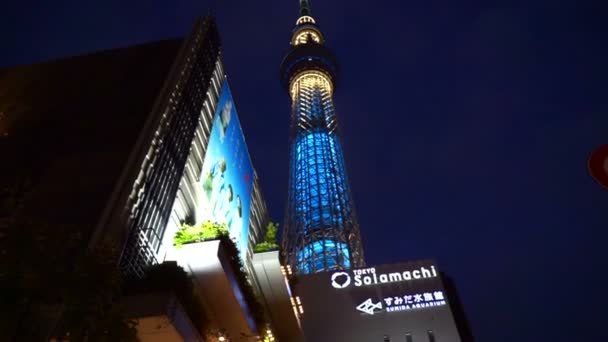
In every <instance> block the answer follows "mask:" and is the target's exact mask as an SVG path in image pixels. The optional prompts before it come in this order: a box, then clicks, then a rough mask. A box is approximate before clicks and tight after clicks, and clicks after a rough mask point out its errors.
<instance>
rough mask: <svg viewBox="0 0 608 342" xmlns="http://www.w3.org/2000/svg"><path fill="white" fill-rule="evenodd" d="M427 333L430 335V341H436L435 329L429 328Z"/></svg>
mask: <svg viewBox="0 0 608 342" xmlns="http://www.w3.org/2000/svg"><path fill="white" fill-rule="evenodd" d="M426 334H427V335H428V336H429V342H435V334H433V330H427V332H426Z"/></svg>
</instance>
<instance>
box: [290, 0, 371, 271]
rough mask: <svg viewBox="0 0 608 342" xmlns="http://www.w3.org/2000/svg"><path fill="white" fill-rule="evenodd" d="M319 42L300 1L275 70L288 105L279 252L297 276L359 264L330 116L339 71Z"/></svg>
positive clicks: (356, 235)
mask: <svg viewBox="0 0 608 342" xmlns="http://www.w3.org/2000/svg"><path fill="white" fill-rule="evenodd" d="M323 44H324V38H323V34H322V33H321V30H320V29H319V27H318V26H317V25H316V23H315V20H314V19H313V17H312V16H311V12H310V5H309V3H308V0H300V17H299V18H298V20H297V21H296V26H295V28H294V29H293V34H292V37H291V48H290V49H289V52H288V53H287V55H286V56H285V58H284V59H283V62H282V64H281V82H282V84H283V86H284V87H285V88H286V89H287V90H288V91H289V95H290V96H291V101H292V115H291V136H290V139H291V145H290V157H291V162H290V174H289V197H288V203H287V212H286V217H285V227H284V231H283V248H284V251H285V252H286V256H287V261H288V263H289V264H290V265H291V267H292V268H293V269H294V270H295V271H296V272H297V273H316V272H322V271H328V270H334V269H347V268H351V267H360V266H364V265H365V261H364V257H363V248H362V245H361V237H360V234H359V224H358V222H357V217H356V214H355V207H354V203H353V200H352V196H351V193H350V188H349V185H348V177H347V175H346V168H345V164H344V156H343V154H342V146H341V144H340V139H339V137H338V123H337V119H336V116H335V113H334V104H333V98H332V95H333V92H334V90H335V86H336V78H337V71H338V70H337V68H338V65H337V62H336V58H335V57H334V55H333V53H332V52H331V51H330V50H329V49H328V48H327V47H325V46H324V45H323Z"/></svg>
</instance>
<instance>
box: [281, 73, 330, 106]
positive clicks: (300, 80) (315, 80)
mask: <svg viewBox="0 0 608 342" xmlns="http://www.w3.org/2000/svg"><path fill="white" fill-rule="evenodd" d="M314 87H320V88H321V90H325V91H326V92H327V95H328V96H331V95H332V93H333V86H332V83H331V80H330V78H329V76H327V75H326V74H324V73H322V72H319V71H305V72H302V73H300V74H298V76H296V78H295V79H294V80H293V81H292V82H291V85H290V89H289V93H290V95H291V100H292V101H295V100H296V94H297V91H296V89H297V88H301V89H302V90H309V91H310V90H312V88H314Z"/></svg>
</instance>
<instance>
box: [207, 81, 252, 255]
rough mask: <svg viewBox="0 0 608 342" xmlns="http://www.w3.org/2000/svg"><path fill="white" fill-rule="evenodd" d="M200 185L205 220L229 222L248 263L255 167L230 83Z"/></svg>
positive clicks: (224, 86) (224, 92) (217, 115)
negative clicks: (250, 213)
mask: <svg viewBox="0 0 608 342" xmlns="http://www.w3.org/2000/svg"><path fill="white" fill-rule="evenodd" d="M200 184H201V187H202V201H201V202H202V205H201V211H202V213H201V215H200V216H199V217H200V219H201V221H208V220H209V221H213V222H217V223H225V224H226V225H227V226H228V230H229V233H230V237H231V238H232V240H233V241H235V242H236V245H237V247H238V248H239V251H240V254H241V258H242V259H243V260H245V256H246V253H247V241H248V234H249V211H250V210H249V208H250V202H251V190H252V187H253V166H252V165H251V160H250V158H249V152H248V151H247V145H245V137H244V136H243V131H242V129H241V125H240V123H239V119H238V117H237V114H236V108H235V105H234V102H233V100H232V95H231V93H230V88H229V86H228V82H227V81H226V80H224V83H223V84H222V90H221V94H220V99H219V101H218V105H217V109H216V111H215V116H214V118H213V127H212V129H211V135H210V137H209V144H208V145H207V152H206V154H205V160H204V162H203V170H202V173H201V177H200Z"/></svg>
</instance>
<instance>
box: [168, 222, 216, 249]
mask: <svg viewBox="0 0 608 342" xmlns="http://www.w3.org/2000/svg"><path fill="white" fill-rule="evenodd" d="M221 236H228V227H227V226H226V225H225V224H220V223H215V222H211V221H205V222H203V223H201V224H199V225H197V226H192V225H189V224H184V225H183V226H181V228H180V229H179V230H178V231H177V233H176V234H175V237H174V238H173V244H174V245H175V247H176V248H180V247H181V246H182V245H185V244H188V243H195V242H203V241H209V240H215V239H217V238H219V237H221Z"/></svg>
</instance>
